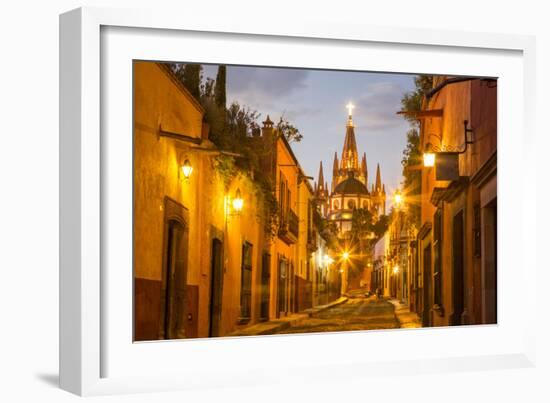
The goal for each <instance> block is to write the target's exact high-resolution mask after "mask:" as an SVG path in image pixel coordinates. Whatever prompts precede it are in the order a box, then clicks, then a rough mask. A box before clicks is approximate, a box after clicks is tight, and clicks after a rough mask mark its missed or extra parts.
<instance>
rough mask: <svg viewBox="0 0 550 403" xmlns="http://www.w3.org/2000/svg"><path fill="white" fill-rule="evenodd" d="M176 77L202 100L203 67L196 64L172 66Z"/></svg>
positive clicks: (192, 93)
mask: <svg viewBox="0 0 550 403" xmlns="http://www.w3.org/2000/svg"><path fill="white" fill-rule="evenodd" d="M171 66H172V70H173V71H174V73H175V75H176V77H177V78H178V79H179V80H180V81H181V82H182V84H183V85H184V86H185V88H187V90H188V91H189V92H190V93H191V95H193V96H194V97H195V98H196V99H197V100H200V98H201V83H202V65H200V64H196V63H190V64H184V63H173V64H171Z"/></svg>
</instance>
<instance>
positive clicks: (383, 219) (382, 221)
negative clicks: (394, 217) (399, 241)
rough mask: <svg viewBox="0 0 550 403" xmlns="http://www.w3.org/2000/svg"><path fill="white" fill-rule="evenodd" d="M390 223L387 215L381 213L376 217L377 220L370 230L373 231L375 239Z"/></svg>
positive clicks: (380, 235) (381, 234) (382, 233)
mask: <svg viewBox="0 0 550 403" xmlns="http://www.w3.org/2000/svg"><path fill="white" fill-rule="evenodd" d="M389 224H390V217H389V216H387V215H381V216H380V217H378V221H376V222H375V223H374V225H373V226H372V231H373V232H374V236H375V239H380V238H381V237H382V236H383V235H384V233H385V232H386V231H387V230H388V226H389Z"/></svg>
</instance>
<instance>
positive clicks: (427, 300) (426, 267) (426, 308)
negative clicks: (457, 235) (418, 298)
mask: <svg viewBox="0 0 550 403" xmlns="http://www.w3.org/2000/svg"><path fill="white" fill-rule="evenodd" d="M423 258H424V260H423V279H422V280H423V281H422V283H423V284H422V287H423V288H424V290H423V291H424V292H423V300H424V301H423V309H422V326H424V327H427V326H431V320H430V311H431V308H432V245H431V244H428V246H426V247H425V248H424V256H423Z"/></svg>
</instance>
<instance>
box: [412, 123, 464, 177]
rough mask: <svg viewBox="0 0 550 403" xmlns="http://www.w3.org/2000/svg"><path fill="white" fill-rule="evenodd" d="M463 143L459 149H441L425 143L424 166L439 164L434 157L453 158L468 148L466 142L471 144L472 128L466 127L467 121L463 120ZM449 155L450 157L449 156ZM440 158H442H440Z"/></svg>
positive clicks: (429, 166)
mask: <svg viewBox="0 0 550 403" xmlns="http://www.w3.org/2000/svg"><path fill="white" fill-rule="evenodd" d="M463 123H464V143H463V144H464V145H463V147H462V148H461V149H458V148H455V147H441V149H438V148H436V147H435V146H434V145H433V144H431V143H428V144H427V145H426V150H425V151H424V154H423V156H422V158H423V161H424V167H426V168H431V167H433V166H435V165H436V164H439V161H436V157H438V156H441V157H445V156H446V157H448V158H447V159H451V160H454V159H456V158H457V157H458V155H459V154H463V153H465V152H466V150H467V149H468V144H473V143H474V139H473V134H474V130H473V129H472V128H469V127H468V121H467V120H465V121H464V122H463ZM449 157H450V158H449ZM441 160H444V158H442V159H441Z"/></svg>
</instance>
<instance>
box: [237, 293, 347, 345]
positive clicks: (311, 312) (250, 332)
mask: <svg viewBox="0 0 550 403" xmlns="http://www.w3.org/2000/svg"><path fill="white" fill-rule="evenodd" d="M347 300H348V299H347V297H340V298H338V299H337V300H335V301H332V302H329V303H328V304H326V305H318V306H315V307H313V308H309V309H306V310H304V311H302V312H298V313H295V314H292V315H289V316H285V317H283V318H279V319H275V320H270V321H269V322H261V323H257V324H255V325H252V326H248V327H245V328H243V329H239V330H237V331H235V332H233V333H230V334H228V335H227V336H229V337H232V336H260V335H266V334H274V333H277V332H280V331H282V330H285V329H288V328H289V327H291V326H296V325H299V324H300V323H301V322H302V321H304V320H306V319H309V318H311V317H314V316H315V315H317V314H318V313H320V312H323V311H325V310H327V309H329V308H332V307H335V306H337V305H340V304H343V303H345V302H346V301H347Z"/></svg>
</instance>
